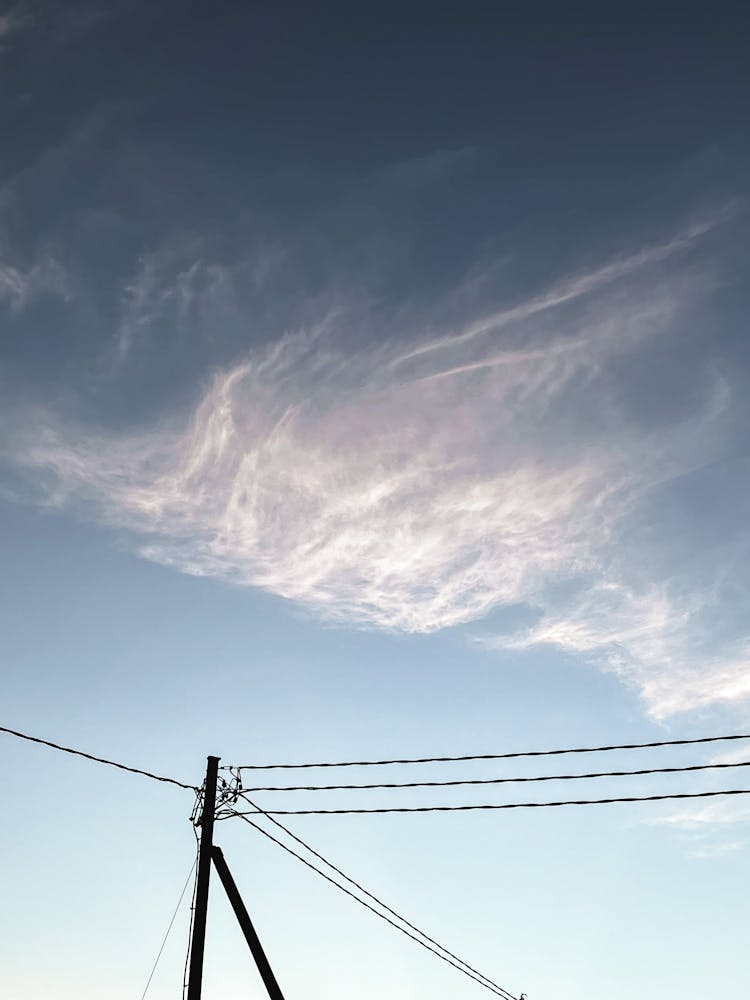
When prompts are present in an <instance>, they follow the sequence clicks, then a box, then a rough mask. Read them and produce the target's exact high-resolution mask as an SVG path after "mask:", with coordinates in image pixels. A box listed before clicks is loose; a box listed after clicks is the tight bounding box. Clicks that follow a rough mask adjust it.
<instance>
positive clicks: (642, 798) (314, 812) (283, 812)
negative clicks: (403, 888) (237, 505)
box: [236, 788, 750, 816]
mask: <svg viewBox="0 0 750 1000" xmlns="http://www.w3.org/2000/svg"><path fill="white" fill-rule="evenodd" d="M717 795H750V788H732V789H723V790H721V791H718V792H673V793H671V794H668V795H628V796H622V797H618V798H610V799H567V800H565V801H564V802H502V803H490V804H486V803H482V804H480V805H463V806H383V807H381V808H371V809H268V810H264V812H265V815H266V816H332V815H338V816H344V815H353V814H355V813H359V814H361V813H428V812H468V811H470V810H473V809H550V808H554V807H555V806H603V805H609V804H610V803H612V802H661V801H664V800H665V799H708V798H712V797H715V796H717ZM236 815H238V816H245V815H252V813H249V814H248V813H237V814H236Z"/></svg>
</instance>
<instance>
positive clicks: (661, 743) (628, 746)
mask: <svg viewBox="0 0 750 1000" xmlns="http://www.w3.org/2000/svg"><path fill="white" fill-rule="evenodd" d="M748 739H750V733H740V734H739V735H736V736H704V737H702V738H700V739H693V740H658V741H656V742H654V743H622V744H620V745H619V746H602V747H573V748H572V749H565V750H525V751H522V752H515V753H480V754H464V755H462V756H458V757H403V758H400V759H394V760H342V761H324V762H322V763H315V764H311V763H304V764H242V765H241V766H239V767H234V768H233V770H235V771H270V770H284V769H291V768H306V767H373V766H378V767H380V766H382V765H385V764H445V763H450V762H452V761H464V760H509V759H510V758H512V757H552V756H556V755H559V754H567V753H602V752H604V751H608V750H646V749H649V748H651V747H676V746H687V745H694V744H697V743H720V742H724V741H728V740H748ZM222 770H223V771H227V770H230V768H228V767H223V768H222Z"/></svg>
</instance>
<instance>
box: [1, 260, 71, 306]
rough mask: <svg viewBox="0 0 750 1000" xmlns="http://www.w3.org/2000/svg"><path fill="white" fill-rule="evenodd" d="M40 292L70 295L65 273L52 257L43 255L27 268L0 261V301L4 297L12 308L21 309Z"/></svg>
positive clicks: (60, 295)
mask: <svg viewBox="0 0 750 1000" xmlns="http://www.w3.org/2000/svg"><path fill="white" fill-rule="evenodd" d="M42 293H49V294H53V295H57V296H59V297H60V298H63V299H66V298H68V297H69V296H70V288H69V284H68V279H67V275H66V273H65V270H64V269H63V267H62V266H61V265H60V264H59V262H58V261H56V260H55V259H54V258H52V257H45V258H44V259H42V260H40V261H38V262H37V263H36V264H34V266H33V267H31V268H29V269H28V270H25V271H24V270H22V269H20V268H17V267H13V266H12V265H11V264H7V263H3V262H2V261H0V302H1V301H2V300H3V299H5V300H7V301H8V302H9V303H10V306H11V308H12V309H14V310H19V309H22V308H23V307H24V306H25V305H26V304H27V303H28V302H29V300H30V299H31V298H33V297H34V296H35V295H39V294H42Z"/></svg>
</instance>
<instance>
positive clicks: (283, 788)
mask: <svg viewBox="0 0 750 1000" xmlns="http://www.w3.org/2000/svg"><path fill="white" fill-rule="evenodd" d="M730 767H750V760H743V761H739V762H735V763H731V764H691V765H689V766H688V767H649V768H643V769H641V770H638V771H593V772H587V773H585V774H543V775H539V776H535V777H518V778H462V779H458V780H455V781H395V782H390V783H383V784H373V785H266V786H260V785H259V786H258V787H254V788H246V789H244V790H245V791H246V792H338V791H355V790H361V789H375V788H447V787H449V786H453V785H505V784H511V783H521V782H528V781H574V780H576V779H578V778H624V777H629V776H631V775H641V774H678V773H683V772H685V771H709V770H715V769H717V768H730Z"/></svg>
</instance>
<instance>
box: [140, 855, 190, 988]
mask: <svg viewBox="0 0 750 1000" xmlns="http://www.w3.org/2000/svg"><path fill="white" fill-rule="evenodd" d="M197 860H198V859H197V858H195V859H193V863H192V865H191V866H190V871H189V872H188V877H187V878H186V879H185V884H184V885H183V887H182V892H181V893H180V898H179V899H178V900H177V906H175V908H174V913H173V914H172V919H171V920H170V921H169V925H168V927H167V932H166V934H165V935H164V938H163V940H162V942H161V946H160V947H159V951H158V952H157V955H156V959H155V961H154V964H153V967H152V969H151V973H150V974H149V977H148V979H147V980H146V985H145V987H144V989H143V993H142V994H141V1000H146V994H147V993H148V988H149V986H150V985H151V980H152V979H153V978H154V973H155V972H156V967H157V965H158V964H159V959H160V958H161V953H162V952H163V951H164V946H165V945H166V943H167V938H168V937H169V932H170V931H171V930H172V925H173V924H174V922H175V918H176V917H177V914H178V912H179V909H180V906H181V905H182V900H183V897H184V895H185V893H186V892H187V887H188V883H189V882H190V878H191V876H192V874H193V872H194V870H195V866H196V863H197Z"/></svg>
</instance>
